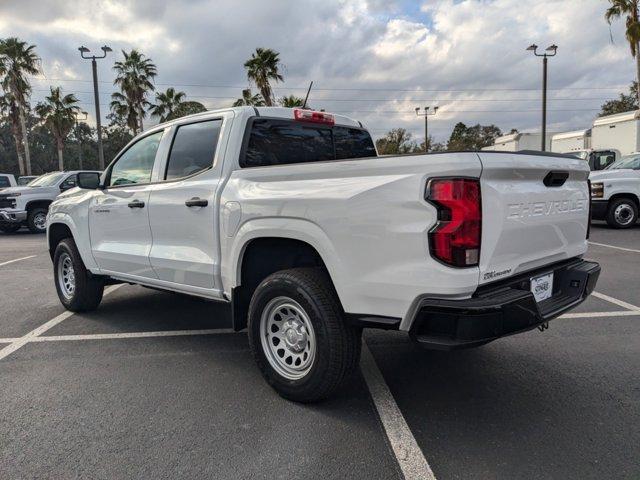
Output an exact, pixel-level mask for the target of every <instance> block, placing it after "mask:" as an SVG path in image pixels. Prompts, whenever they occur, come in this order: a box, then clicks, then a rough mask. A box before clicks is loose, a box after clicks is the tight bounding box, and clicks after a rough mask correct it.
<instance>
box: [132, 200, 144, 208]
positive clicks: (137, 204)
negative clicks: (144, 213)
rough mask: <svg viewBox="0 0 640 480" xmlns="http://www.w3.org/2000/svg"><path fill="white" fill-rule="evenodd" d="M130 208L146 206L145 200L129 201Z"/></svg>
mask: <svg viewBox="0 0 640 480" xmlns="http://www.w3.org/2000/svg"><path fill="white" fill-rule="evenodd" d="M129 208H144V202H141V201H140V200H134V201H133V202H131V203H129Z"/></svg>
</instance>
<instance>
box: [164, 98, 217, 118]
mask: <svg viewBox="0 0 640 480" xmlns="http://www.w3.org/2000/svg"><path fill="white" fill-rule="evenodd" d="M206 111H207V107H205V106H204V105H203V104H201V103H200V102H194V101H188V102H182V103H181V104H180V105H178V106H177V107H176V109H175V110H174V111H173V113H171V114H170V115H168V116H167V120H175V119H176V118H180V117H185V116H187V115H193V114H195V113H202V112H206Z"/></svg>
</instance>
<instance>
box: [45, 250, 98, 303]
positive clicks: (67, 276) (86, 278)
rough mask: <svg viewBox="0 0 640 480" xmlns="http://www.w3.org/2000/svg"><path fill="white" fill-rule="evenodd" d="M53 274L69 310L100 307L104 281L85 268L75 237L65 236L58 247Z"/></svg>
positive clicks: (59, 293)
mask: <svg viewBox="0 0 640 480" xmlns="http://www.w3.org/2000/svg"><path fill="white" fill-rule="evenodd" d="M53 274H54V278H55V282H56V291H57V292H58V298H59V299H60V302H61V303H62V305H64V307H65V308H66V309H67V310H71V311H72V312H85V311H89V310H95V309H96V308H98V305H100V302H101V301H102V294H103V292H104V282H103V281H102V280H101V279H100V278H96V277H95V276H93V275H91V273H90V272H89V271H88V270H87V269H86V268H85V266H84V263H83V262H82V258H81V257H80V253H79V252H78V248H77V247H76V244H75V242H74V241H73V239H71V238H65V239H64V240H62V241H61V242H60V243H59V244H58V246H57V247H56V251H55V254H54V256H53Z"/></svg>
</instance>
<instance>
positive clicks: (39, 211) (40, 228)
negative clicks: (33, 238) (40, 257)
mask: <svg viewBox="0 0 640 480" xmlns="http://www.w3.org/2000/svg"><path fill="white" fill-rule="evenodd" d="M27 226H28V227H29V230H31V231H32V232H33V233H45V232H46V231H47V209H46V208H42V207H36V208H32V209H31V210H29V213H28V214H27Z"/></svg>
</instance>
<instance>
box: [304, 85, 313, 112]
mask: <svg viewBox="0 0 640 480" xmlns="http://www.w3.org/2000/svg"><path fill="white" fill-rule="evenodd" d="M311 87H313V81H311V83H310V84H309V90H307V96H306V97H304V103H303V104H302V108H307V100H309V94H310V93H311Z"/></svg>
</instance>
